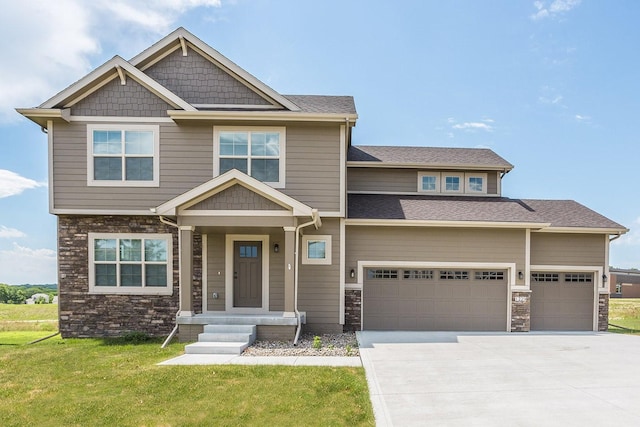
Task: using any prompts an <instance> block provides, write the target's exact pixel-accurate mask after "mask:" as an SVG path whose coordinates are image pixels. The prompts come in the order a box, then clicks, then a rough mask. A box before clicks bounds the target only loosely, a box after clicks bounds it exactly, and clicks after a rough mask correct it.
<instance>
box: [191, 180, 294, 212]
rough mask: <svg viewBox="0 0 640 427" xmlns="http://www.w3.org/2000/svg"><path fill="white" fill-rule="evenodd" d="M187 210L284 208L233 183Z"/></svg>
mask: <svg viewBox="0 0 640 427" xmlns="http://www.w3.org/2000/svg"><path fill="white" fill-rule="evenodd" d="M188 210H208V211H215V210H284V208H283V207H282V206H280V205H279V204H277V203H274V202H272V201H271V200H269V199H267V198H264V197H262V196H260V195H259V194H256V193H254V192H253V191H251V190H249V189H248V188H245V187H243V186H241V185H234V186H232V187H229V188H227V189H226V190H223V191H221V192H219V193H217V194H215V195H213V196H212V197H209V198H208V199H205V200H203V201H201V202H198V203H196V204H195V205H193V206H191V207H190V208H189V209H188Z"/></svg>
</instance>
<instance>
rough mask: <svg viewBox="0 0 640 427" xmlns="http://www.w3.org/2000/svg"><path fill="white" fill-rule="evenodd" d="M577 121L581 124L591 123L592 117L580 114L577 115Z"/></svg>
mask: <svg viewBox="0 0 640 427" xmlns="http://www.w3.org/2000/svg"><path fill="white" fill-rule="evenodd" d="M574 117H575V119H576V120H577V121H579V122H590V121H591V117H590V116H583V115H580V114H576V115H575V116H574Z"/></svg>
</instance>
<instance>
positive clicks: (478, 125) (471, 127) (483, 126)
mask: <svg viewBox="0 0 640 427" xmlns="http://www.w3.org/2000/svg"><path fill="white" fill-rule="evenodd" d="M452 128H453V129H461V130H466V131H476V130H483V131H486V132H492V131H493V127H492V126H491V125H488V124H487V123H482V122H466V123H458V124H455V125H453V126H452Z"/></svg>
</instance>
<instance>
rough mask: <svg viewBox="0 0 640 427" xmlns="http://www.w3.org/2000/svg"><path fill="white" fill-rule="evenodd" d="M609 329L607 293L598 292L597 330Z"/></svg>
mask: <svg viewBox="0 0 640 427" xmlns="http://www.w3.org/2000/svg"><path fill="white" fill-rule="evenodd" d="M608 330H609V294H600V295H599V297H598V331H602V332H606V331H608Z"/></svg>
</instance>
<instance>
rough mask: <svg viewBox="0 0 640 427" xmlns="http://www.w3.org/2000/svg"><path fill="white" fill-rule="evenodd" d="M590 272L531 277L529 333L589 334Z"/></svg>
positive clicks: (592, 304)
mask: <svg viewBox="0 0 640 427" xmlns="http://www.w3.org/2000/svg"><path fill="white" fill-rule="evenodd" d="M594 292H595V291H594V283H593V274H592V273H553V272H534V273H532V274H531V330H532V331H592V330H593V311H594V295H595V293H594Z"/></svg>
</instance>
